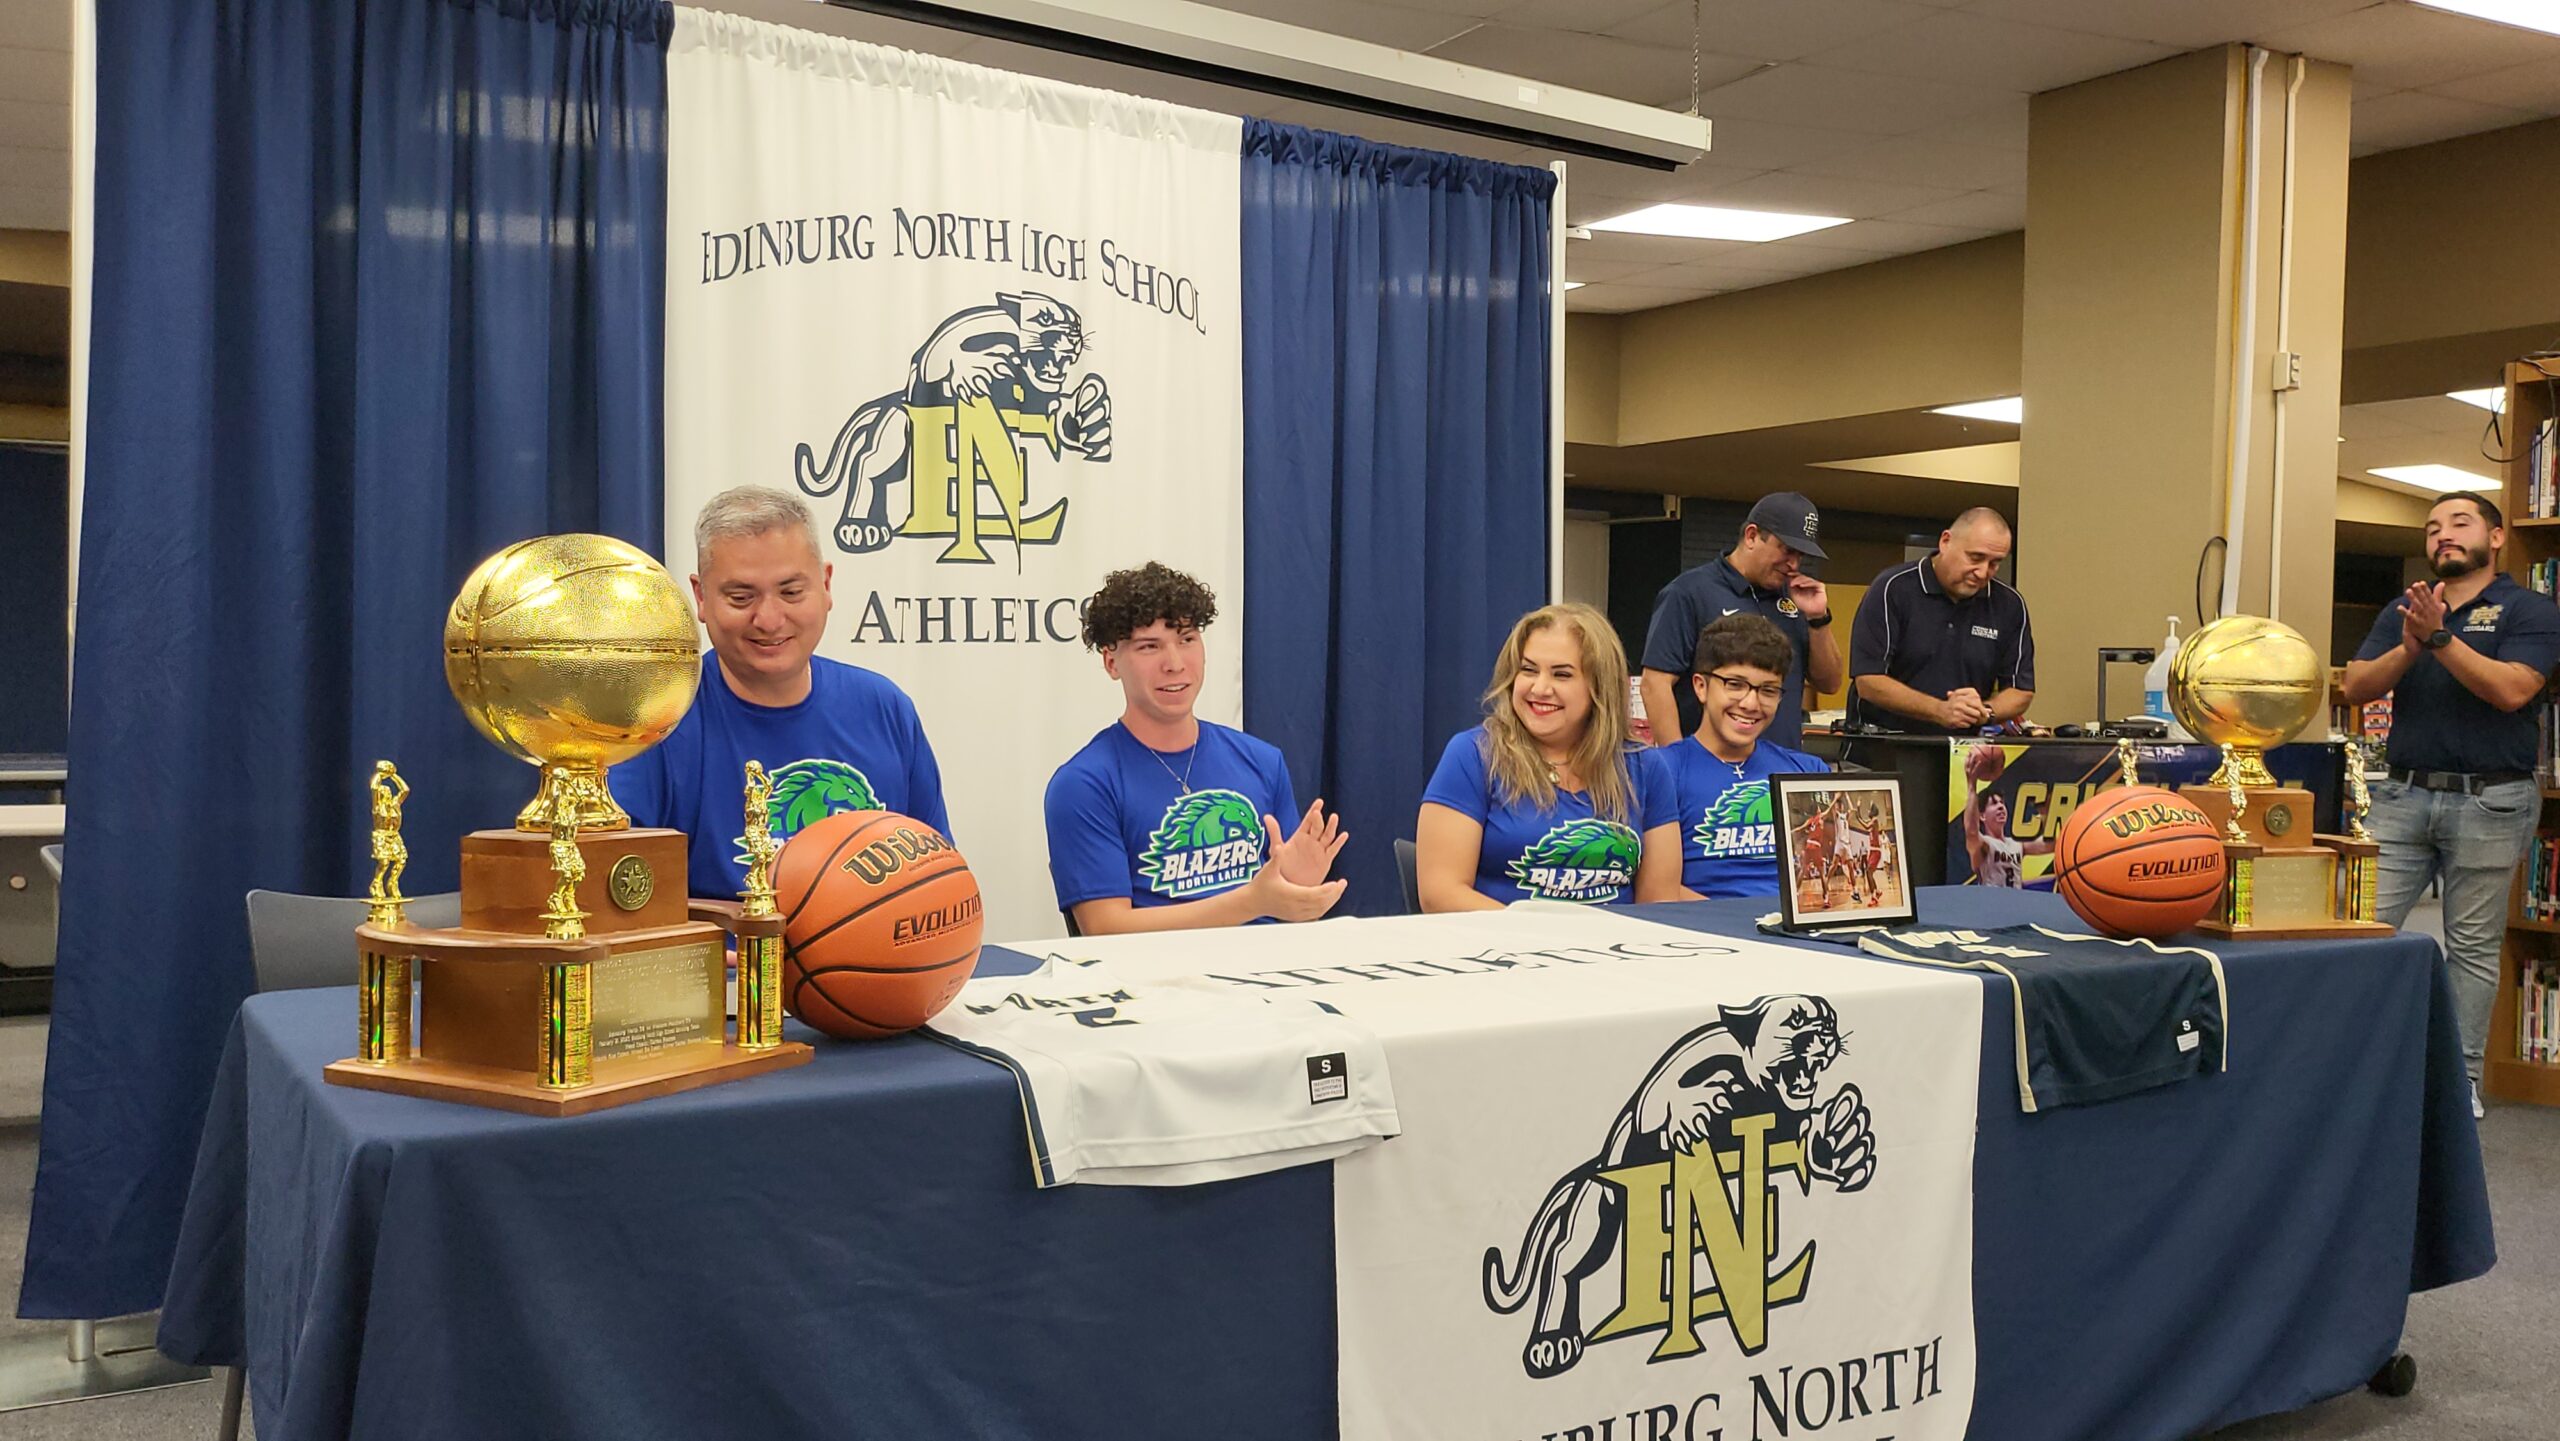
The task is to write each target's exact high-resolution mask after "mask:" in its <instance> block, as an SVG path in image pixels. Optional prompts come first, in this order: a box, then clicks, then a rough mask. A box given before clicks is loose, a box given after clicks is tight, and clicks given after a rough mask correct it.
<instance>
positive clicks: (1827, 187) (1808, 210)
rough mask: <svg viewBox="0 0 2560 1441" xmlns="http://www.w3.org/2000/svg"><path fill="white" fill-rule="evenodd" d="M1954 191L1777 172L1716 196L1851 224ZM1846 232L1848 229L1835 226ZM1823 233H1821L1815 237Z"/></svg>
mask: <svg viewBox="0 0 2560 1441" xmlns="http://www.w3.org/2000/svg"><path fill="white" fill-rule="evenodd" d="M1963 193H1964V192H1963V191H1962V190H1961V189H1958V188H1955V187H1944V188H1939V187H1931V186H1926V185H1896V184H1894V183H1893V182H1892V181H1889V180H1852V179H1847V178H1844V177H1842V176H1837V175H1807V174H1804V173H1802V172H1800V171H1794V170H1778V171H1772V172H1770V173H1769V174H1767V175H1755V176H1753V177H1752V178H1750V179H1749V180H1744V181H1740V182H1738V183H1736V184H1733V185H1729V186H1726V187H1725V188H1724V189H1723V190H1721V191H1719V192H1717V195H1716V203H1718V204H1720V205H1731V206H1735V207H1737V208H1739V209H1743V210H1791V211H1794V212H1796V213H1797V214H1800V215H1846V216H1848V217H1850V218H1851V219H1853V220H1854V219H1860V218H1864V217H1866V216H1872V215H1882V214H1884V213H1885V212H1887V211H1891V210H1908V209H1910V208H1911V207H1912V206H1914V205H1927V204H1930V203H1931V202H1933V201H1939V200H1953V199H1955V198H1956V197H1957V196H1959V195H1962V194H1963ZM1836 228H1838V229H1843V230H1845V229H1847V228H1848V227H1847V226H1840V227H1836ZM1816 233H1817V234H1819V233H1820V232H1816Z"/></svg>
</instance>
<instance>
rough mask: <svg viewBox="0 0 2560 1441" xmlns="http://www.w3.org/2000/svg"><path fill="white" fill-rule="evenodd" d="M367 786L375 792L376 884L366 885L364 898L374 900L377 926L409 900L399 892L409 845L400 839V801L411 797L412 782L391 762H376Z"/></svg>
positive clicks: (394, 919) (398, 915)
mask: <svg viewBox="0 0 2560 1441" xmlns="http://www.w3.org/2000/svg"><path fill="white" fill-rule="evenodd" d="M368 789H369V790H371V792H372V793H373V883H372V884H371V885H370V886H368V887H366V889H365V899H366V900H368V901H371V902H372V903H373V910H374V914H373V916H372V917H371V919H372V921H373V923H374V924H375V925H392V924H396V923H397V922H398V921H399V920H400V919H401V915H402V912H401V907H403V906H406V905H407V904H408V903H409V898H408V897H406V896H404V895H402V894H400V873H401V872H402V871H404V870H406V869H408V867H409V847H408V845H407V844H406V843H405V842H403V841H402V840H401V839H400V803H401V802H402V801H405V800H407V799H408V798H409V783H408V782H407V781H404V780H402V779H400V773H399V772H398V771H396V770H394V769H392V767H391V762H389V761H375V762H374V763H373V779H372V781H371V782H370V783H369V784H368Z"/></svg>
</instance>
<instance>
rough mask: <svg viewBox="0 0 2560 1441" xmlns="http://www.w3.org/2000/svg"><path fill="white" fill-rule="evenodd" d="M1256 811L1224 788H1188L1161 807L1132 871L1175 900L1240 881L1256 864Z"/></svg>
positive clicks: (1258, 867) (1259, 827) (1260, 839)
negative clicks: (1161, 809) (1154, 826)
mask: <svg viewBox="0 0 2560 1441" xmlns="http://www.w3.org/2000/svg"><path fill="white" fill-rule="evenodd" d="M1262 850H1263V833H1262V812H1261V811H1260V810H1258V809H1256V808H1255V806H1254V804H1253V802H1252V801H1251V800H1249V799H1247V798H1246V797H1244V796H1243V795H1241V794H1239V793H1237V792H1235V791H1230V790H1208V791H1193V792H1191V793H1190V794H1188V795H1185V796H1181V797H1179V798H1177V799H1176V800H1175V801H1174V803H1173V804H1172V805H1169V806H1167V807H1165V811H1164V819H1163V820H1160V821H1158V822H1156V828H1155V832H1154V834H1152V835H1150V836H1148V837H1147V848H1146V849H1145V850H1143V851H1141V852H1139V853H1138V874H1140V875H1142V876H1145V877H1146V878H1147V881H1148V883H1149V884H1150V886H1151V887H1152V888H1153V889H1154V890H1155V892H1156V894H1158V895H1164V896H1171V897H1173V898H1174V899H1176V900H1183V899H1187V898H1189V897H1192V896H1205V895H1209V894H1212V893H1214V892H1217V891H1223V890H1226V889H1227V888H1228V887H1230V886H1237V885H1242V884H1243V883H1244V882H1246V881H1249V880H1252V879H1253V873H1254V872H1256V871H1258V870H1261V869H1262Z"/></svg>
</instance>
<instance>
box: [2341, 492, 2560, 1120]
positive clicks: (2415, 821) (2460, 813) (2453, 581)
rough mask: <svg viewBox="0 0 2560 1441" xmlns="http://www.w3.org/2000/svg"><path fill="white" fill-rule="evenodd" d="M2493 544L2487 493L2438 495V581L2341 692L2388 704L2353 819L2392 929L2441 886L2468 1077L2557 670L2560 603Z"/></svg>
mask: <svg viewBox="0 0 2560 1441" xmlns="http://www.w3.org/2000/svg"><path fill="white" fill-rule="evenodd" d="M2506 539H2507V531H2506V519H2505V517H2503V516H2501V515H2500V514H2499V513H2498V507H2497V506H2496V505H2495V504H2494V503H2492V502H2491V501H2490V500H2489V499H2488V498H2487V497H2485V496H2481V495H2475V494H2473V493H2472V492H2470V491H2467V490H2461V491H2455V492H2454V493H2453V494H2451V495H2448V496H2446V497H2444V498H2443V499H2442V500H2439V501H2437V502H2436V503H2435V505H2434V506H2433V507H2431V508H2430V509H2429V510H2428V511H2427V563H2428V565H2429V567H2430V568H2431V569H2433V570H2434V571H2435V573H2436V576H2437V579H2436V581H2435V582H2434V583H2432V584H2425V583H2421V584H2418V585H2413V586H2411V587H2409V590H2408V593H2407V594H2405V595H2402V596H2401V597H2400V598H2399V599H2397V600H2394V601H2393V602H2392V603H2391V604H2390V605H2388V606H2386V607H2384V608H2383V612H2382V615H2381V616H2380V617H2379V618H2378V619H2376V620H2375V622H2374V626H2373V633H2372V634H2370V635H2368V636H2366V637H2365V641H2364V645H2363V646H2362V647H2361V648H2360V649H2358V650H2357V651H2356V658H2355V660H2354V661H2353V662H2352V663H2350V664H2349V665H2348V666H2347V674H2346V678H2345V680H2344V682H2343V683H2342V684H2341V685H2340V687H2339V689H2340V691H2341V692H2342V693H2343V694H2344V695H2345V696H2346V699H2347V701H2348V703H2349V704H2351V705H2362V704H2363V703H2365V702H2366V701H2369V700H2373V699H2375V698H2377V697H2379V696H2382V695H2384V694H2389V695H2390V696H2391V697H2392V701H2391V742H2390V747H2389V752H2388V754H2389V759H2390V765H2391V776H2390V779H2388V780H2386V781H2383V782H2382V783H2381V784H2379V785H2376V786H2375V787H2374V788H2373V814H2372V815H2371V816H2370V817H2368V818H2367V819H2366V821H2365V824H2366V825H2367V826H2368V827H2370V828H2371V830H2372V831H2373V838H2374V839H2375V840H2377V841H2380V842H2382V873H2381V876H2380V878H2379V884H2378V885H2377V886H2376V887H2375V895H2374V900H2375V903H2376V907H2375V908H2376V909H2377V910H2378V911H2380V913H2381V916H2382V919H2384V920H2386V921H2389V922H2390V923H2391V924H2393V925H2395V926H2396V925H2398V924H2400V922H2401V920H2402V919H2403V918H2405V917H2406V916H2407V915H2408V914H2409V909H2410V907H2411V906H2413V905H2415V904H2416V903H2417V900H2418V897H2419V895H2420V894H2421V893H2423V892H2424V891H2425V890H2426V888H2427V882H2428V881H2430V880H2440V881H2442V882H2443V883H2444V950H2445V960H2446V962H2447V963H2448V964H2449V965H2450V966H2451V967H2452V970H2453V996H2454V1016H2455V1019H2456V1020H2457V1021H2459V1022H2460V1023H2461V1027H2462V1049H2463V1051H2464V1052H2465V1053H2466V1055H2467V1056H2468V1058H2469V1060H2470V1063H2471V1072H2472V1079H2473V1080H2474V1081H2477V1080H2478V1079H2479V1072H2480V1047H2481V1041H2482V1038H2483V1037H2485V1036H2486V1035H2487V1034H2488V1030H2489V1008H2490V1005H2491V1003H2492V1002H2493V1001H2495V1000H2496V999H2497V989H2498V985H2499V972H2498V950H2499V946H2500V944H2501V943H2502V942H2503V941H2504V940H2505V939H2506V934H2507V882H2508V878H2509V877H2510V876H2512V875H2513V874H2514V873H2515V869H2516V862H2517V861H2519V860H2521V859H2523V857H2524V850H2525V847H2526V845H2528V844H2529V843H2531V841H2532V840H2533V833H2534V827H2535V823H2536V822H2537V821H2538V820H2539V819H2540V818H2541V815H2542V790H2541V786H2540V784H2539V782H2538V780H2537V778H2536V777H2535V775H2534V762H2535V760H2536V759H2537V757H2538V755H2539V752H2540V748H2541V746H2540V738H2539V737H2540V727H2539V725H2538V722H2537V721H2536V718H2535V714H2534V712H2535V709H2536V707H2535V706H2534V703H2533V702H2534V698H2535V697H2537V696H2539V695H2541V694H2542V690H2543V686H2544V684H2545V683H2546V682H2548V681H2549V680H2550V678H2551V671H2552V667H2553V666H2554V665H2560V607H2555V606H2554V605H2553V604H2552V602H2551V600H2550V598H2549V597H2547V596H2544V595H2542V594H2540V593H2539V592H2536V591H2533V590H2529V589H2527V588H2526V587H2524V586H2521V585H2518V584H2516V583H2515V581H2514V580H2513V579H2511V578H2509V577H2507V576H2505V575H2502V574H2500V573H2499V571H2498V568H2497V556H2498V549H2499V547H2500V546H2502V545H2504V544H2505V543H2506ZM2472 1107H2473V1110H2474V1112H2475V1113H2476V1112H2477V1110H2478V1107H2479V1097H2478V1093H2477V1092H2476V1091H2475V1092H2474V1093H2473V1098H2472Z"/></svg>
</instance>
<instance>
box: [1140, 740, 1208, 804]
mask: <svg viewBox="0 0 2560 1441" xmlns="http://www.w3.org/2000/svg"><path fill="white" fill-rule="evenodd" d="M1121 729H1122V730H1128V727H1127V726H1122V727H1121ZM1129 739H1131V740H1133V741H1138V737H1137V735H1136V733H1134V732H1132V733H1131V734H1130V736H1129ZM1202 739H1203V736H1201V735H1194V736H1193V737H1192V738H1191V752H1190V756H1191V758H1190V759H1189V760H1186V761H1184V762H1183V763H1182V774H1180V775H1174V772H1173V766H1172V765H1171V764H1170V763H1168V762H1167V761H1166V760H1165V758H1164V753H1163V752H1161V751H1159V750H1157V749H1156V748H1155V747H1154V746H1151V745H1149V744H1147V743H1146V742H1145V741H1138V749H1140V750H1142V751H1145V752H1146V753H1147V754H1149V755H1151V756H1154V757H1155V758H1156V764H1157V765H1160V766H1163V767H1164V773H1165V774H1166V775H1169V776H1173V783H1174V784H1175V785H1177V786H1180V787H1181V788H1182V794H1183V795H1186V796H1187V795H1189V794H1191V768H1192V767H1193V766H1196V765H1198V764H1200V742H1201V740H1202Z"/></svg>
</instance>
